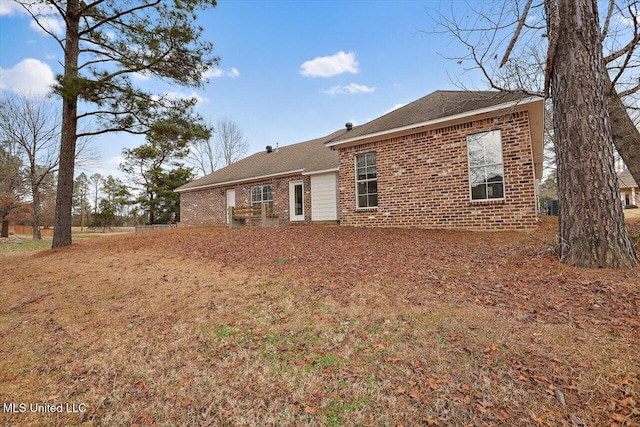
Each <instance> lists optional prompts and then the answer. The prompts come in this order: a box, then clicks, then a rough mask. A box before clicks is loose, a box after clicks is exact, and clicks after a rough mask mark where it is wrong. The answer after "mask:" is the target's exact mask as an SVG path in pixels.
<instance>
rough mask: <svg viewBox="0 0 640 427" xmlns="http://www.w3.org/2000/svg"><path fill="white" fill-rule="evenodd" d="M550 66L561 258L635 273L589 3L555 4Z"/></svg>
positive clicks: (594, 9)
mask: <svg viewBox="0 0 640 427" xmlns="http://www.w3.org/2000/svg"><path fill="white" fill-rule="evenodd" d="M556 1H557V3H558V9H559V18H560V25H559V28H558V40H557V45H556V49H555V54H554V57H553V59H552V64H553V70H552V77H551V85H552V91H553V102H554V113H553V119H554V127H555V136H556V156H557V158H556V161H557V166H558V196H559V197H558V198H559V203H560V257H561V261H562V262H565V263H567V264H571V265H575V266H581V267H591V268H599V267H602V268H624V267H634V266H636V265H637V263H638V257H637V255H636V253H635V251H634V249H633V246H632V245H631V242H630V240H629V237H628V235H627V230H626V226H625V222H624V215H623V212H622V204H621V203H620V192H619V188H618V179H617V176H616V172H615V168H614V160H613V137H612V131H611V123H610V121H609V112H608V108H607V98H606V84H605V78H604V68H603V67H604V66H603V61H602V45H601V43H600V33H599V24H598V9H597V4H596V1H595V0H586V1H575V0H556Z"/></svg>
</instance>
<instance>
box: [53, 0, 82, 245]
mask: <svg viewBox="0 0 640 427" xmlns="http://www.w3.org/2000/svg"><path fill="white" fill-rule="evenodd" d="M65 20H66V25H67V31H66V42H65V49H64V77H63V79H64V80H63V82H62V84H63V88H62V90H61V93H62V129H61V138H60V163H59V168H58V187H57V193H56V212H55V217H54V220H53V229H54V233H53V244H52V245H51V247H52V248H60V247H63V246H69V245H71V209H72V205H73V174H74V166H75V154H76V132H77V128H78V114H77V113H78V88H77V87H76V85H78V84H80V83H79V82H78V57H79V54H80V50H79V41H80V40H79V39H80V37H79V35H78V31H79V23H80V2H79V1H78V0H69V1H67V10H66V16H65Z"/></svg>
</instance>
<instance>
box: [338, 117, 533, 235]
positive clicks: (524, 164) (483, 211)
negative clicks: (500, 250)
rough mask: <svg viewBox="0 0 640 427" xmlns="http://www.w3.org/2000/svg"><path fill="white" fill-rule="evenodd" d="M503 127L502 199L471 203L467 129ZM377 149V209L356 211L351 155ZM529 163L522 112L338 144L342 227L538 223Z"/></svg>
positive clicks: (518, 226) (516, 226)
mask: <svg viewBox="0 0 640 427" xmlns="http://www.w3.org/2000/svg"><path fill="white" fill-rule="evenodd" d="M494 129H501V131H502V150H503V151H502V153H503V161H504V181H505V198H504V200H494V201H473V202H472V201H471V199H470V193H469V172H468V160H467V139H466V136H467V135H468V134H472V133H477V132H482V131H488V130H494ZM372 151H374V152H376V164H377V173H378V175H377V177H378V207H377V208H373V209H357V208H356V200H355V194H356V192H355V166H354V159H355V155H356V154H360V153H367V152H372ZM534 188H535V184H534V165H533V155H532V150H531V142H530V134H529V119H528V114H527V112H526V111H523V112H518V113H514V114H512V115H511V116H510V117H508V121H507V122H504V121H501V120H499V119H496V118H493V119H485V120H479V121H473V122H468V123H463V124H460V125H455V126H449V127H444V128H440V129H432V130H427V131H424V132H419V133H415V134H412V135H406V136H400V137H396V138H390V139H385V140H380V141H375V142H371V143H366V144H363V145H358V146H353V147H348V148H344V149H340V224H342V225H351V226H370V227H423V228H452V229H468V230H505V229H531V228H534V227H535V225H536V219H537V218H536V199H535V190H534Z"/></svg>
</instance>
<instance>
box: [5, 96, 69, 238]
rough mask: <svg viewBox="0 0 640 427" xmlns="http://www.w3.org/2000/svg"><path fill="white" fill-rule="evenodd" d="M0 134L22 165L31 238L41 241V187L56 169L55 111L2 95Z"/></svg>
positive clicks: (41, 102) (43, 102)
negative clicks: (14, 149) (12, 146)
mask: <svg viewBox="0 0 640 427" xmlns="http://www.w3.org/2000/svg"><path fill="white" fill-rule="evenodd" d="M0 132H2V138H3V139H6V140H11V141H13V142H14V143H15V144H16V146H17V147H18V153H19V156H20V157H21V158H22V159H23V163H24V165H25V167H24V172H25V176H26V178H27V181H28V184H29V187H30V192H31V205H32V208H31V215H32V217H33V239H34V240H41V239H42V236H41V235H40V208H41V186H42V184H43V183H44V181H45V178H46V177H47V176H48V175H50V174H53V173H54V172H55V171H56V169H57V167H58V157H59V156H58V143H59V141H60V126H59V110H58V108H56V106H55V105H54V104H52V102H51V101H50V100H47V99H46V98H22V97H18V96H6V97H4V98H3V99H2V100H0Z"/></svg>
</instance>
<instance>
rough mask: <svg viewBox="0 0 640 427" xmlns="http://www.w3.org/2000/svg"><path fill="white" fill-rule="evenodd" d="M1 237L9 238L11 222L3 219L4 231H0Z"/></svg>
mask: <svg viewBox="0 0 640 427" xmlns="http://www.w3.org/2000/svg"><path fill="white" fill-rule="evenodd" d="M0 237H9V220H8V219H4V218H3V219H2V230H1V231H0Z"/></svg>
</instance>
